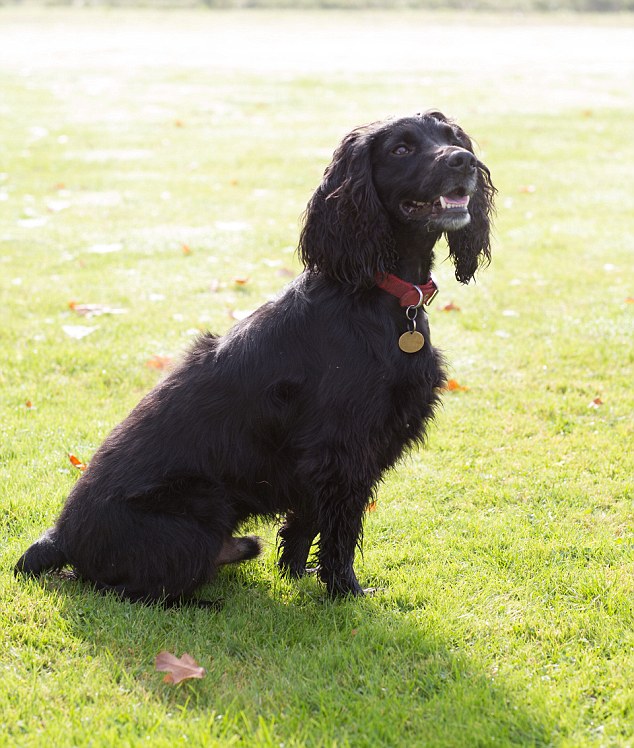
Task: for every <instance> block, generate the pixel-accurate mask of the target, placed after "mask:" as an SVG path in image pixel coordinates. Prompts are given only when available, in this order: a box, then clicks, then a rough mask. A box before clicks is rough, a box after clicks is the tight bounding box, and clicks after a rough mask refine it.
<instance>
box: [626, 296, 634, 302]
mask: <svg viewBox="0 0 634 748" xmlns="http://www.w3.org/2000/svg"><path fill="white" fill-rule="evenodd" d="M625 303H626V304H634V296H628V297H627V298H626V299H625Z"/></svg>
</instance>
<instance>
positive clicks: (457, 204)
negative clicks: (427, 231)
mask: <svg viewBox="0 0 634 748" xmlns="http://www.w3.org/2000/svg"><path fill="white" fill-rule="evenodd" d="M468 207H469V195H465V194H462V191H461V190H456V191H455V192H450V193H449V194H447V195H440V197H438V198H436V199H435V200H433V201H432V202H428V203H423V202H419V201H418V200H403V202H402V203H401V205H400V208H401V211H402V213H403V215H405V217H406V218H411V219H416V218H437V217H440V216H444V215H448V214H451V215H460V214H465V213H467V209H468Z"/></svg>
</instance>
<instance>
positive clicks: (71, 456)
mask: <svg viewBox="0 0 634 748" xmlns="http://www.w3.org/2000/svg"><path fill="white" fill-rule="evenodd" d="M68 459H69V460H70V462H71V465H73V466H74V467H76V468H77V470H85V469H86V468H87V467H88V465H86V463H85V462H82V461H81V460H80V459H79V457H75V455H74V454H71V453H70V452H69V453H68Z"/></svg>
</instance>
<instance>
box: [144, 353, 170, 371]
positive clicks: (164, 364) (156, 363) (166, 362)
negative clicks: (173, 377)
mask: <svg viewBox="0 0 634 748" xmlns="http://www.w3.org/2000/svg"><path fill="white" fill-rule="evenodd" d="M145 365H146V366H147V367H148V368H150V369H159V370H160V371H162V370H164V369H169V367H170V366H171V365H172V358H171V357H170V356H158V355H157V356H152V358H151V359H149V360H148V361H146V362H145Z"/></svg>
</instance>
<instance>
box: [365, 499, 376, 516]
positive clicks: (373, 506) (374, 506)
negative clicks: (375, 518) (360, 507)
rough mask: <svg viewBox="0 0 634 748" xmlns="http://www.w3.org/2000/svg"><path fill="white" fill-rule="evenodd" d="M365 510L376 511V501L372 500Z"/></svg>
mask: <svg viewBox="0 0 634 748" xmlns="http://www.w3.org/2000/svg"><path fill="white" fill-rule="evenodd" d="M365 511H366V512H368V514H370V513H371V512H376V501H371V502H370V503H369V504H368V505H367V507H366V509H365Z"/></svg>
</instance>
